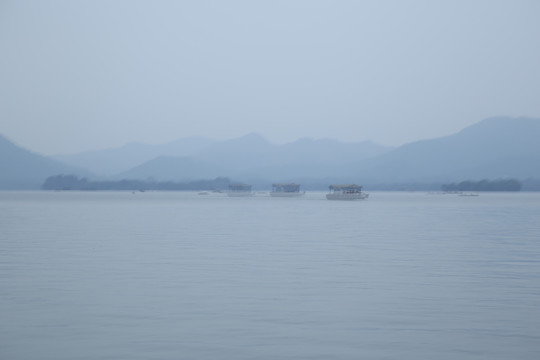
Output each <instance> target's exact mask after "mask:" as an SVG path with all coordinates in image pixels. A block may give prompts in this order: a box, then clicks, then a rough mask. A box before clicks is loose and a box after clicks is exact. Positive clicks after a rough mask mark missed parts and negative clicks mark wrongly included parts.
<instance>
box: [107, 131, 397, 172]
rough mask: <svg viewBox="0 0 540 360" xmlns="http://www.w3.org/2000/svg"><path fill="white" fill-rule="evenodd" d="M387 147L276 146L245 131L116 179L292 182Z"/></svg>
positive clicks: (329, 143) (336, 168) (335, 169)
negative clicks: (188, 155)
mask: <svg viewBox="0 0 540 360" xmlns="http://www.w3.org/2000/svg"><path fill="white" fill-rule="evenodd" d="M390 149H391V148H387V147H383V146H379V145H375V144H373V143H370V142H362V143H340V142H338V141H335V140H330V139H322V140H312V139H301V140H298V141H296V142H293V143H289V144H285V145H275V144H271V143H269V142H268V141H267V140H266V139H265V138H264V137H262V136H260V135H258V134H248V135H245V136H242V137H240V138H237V139H232V140H227V141H220V142H215V143H213V144H211V145H210V146H208V147H206V148H204V149H203V150H201V151H200V152H197V153H195V154H193V155H192V156H190V157H183V158H178V157H170V156H168V157H160V158H158V159H154V160H151V161H148V162H146V163H144V164H141V165H139V166H137V167H136V168H134V169H132V170H129V171H126V172H123V173H121V174H120V175H118V176H115V177H128V178H149V177H153V178H156V179H159V180H181V179H186V178H187V179H198V178H201V177H216V176H228V177H232V178H243V179H270V180H271V181H293V180H294V179H295V178H300V177H301V178H321V177H327V176H328V174H335V173H336V172H340V171H342V167H343V165H344V164H346V163H348V162H351V161H353V160H360V159H365V158H368V157H370V156H374V155H377V154H382V153H385V152H387V151H389V150H390Z"/></svg>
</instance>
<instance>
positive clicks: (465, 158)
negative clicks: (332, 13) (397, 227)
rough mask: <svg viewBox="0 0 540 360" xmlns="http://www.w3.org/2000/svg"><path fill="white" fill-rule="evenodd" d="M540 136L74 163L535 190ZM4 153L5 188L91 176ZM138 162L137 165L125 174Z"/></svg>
mask: <svg viewBox="0 0 540 360" xmlns="http://www.w3.org/2000/svg"><path fill="white" fill-rule="evenodd" d="M539 138H540V119H533V118H510V117H496V118H489V119H486V120H483V121H480V122H479V123H477V124H475V125H472V126H470V127H467V128H465V129H463V130H462V131H460V132H458V133H456V134H453V135H450V136H446V137H441V138H437V139H430V140H422V141H417V142H414V143H410V144H406V145H403V146H400V147H398V148H395V149H392V148H388V147H383V146H379V145H376V144H373V143H370V142H359V143H341V142H338V141H335V140H330V139H319V140H314V139H299V140H297V141H295V142H292V143H289V144H284V145H275V144H271V143H269V142H268V141H267V140H266V139H265V138H263V137H262V136H260V135H258V134H248V135H245V136H242V137H240V138H237V139H232V140H227V141H213V140H208V139H203V138H190V139H181V140H178V141H177V142H174V143H170V144H165V145H143V144H128V145H126V146H124V147H122V148H119V149H109V150H103V151H101V152H99V151H96V152H92V153H87V154H86V155H85V154H78V155H73V157H72V161H75V160H76V159H84V156H87V160H88V159H89V160H88V161H89V162H90V163H94V165H95V163H96V162H99V161H104V162H107V159H106V157H110V158H111V159H109V162H108V163H107V165H106V166H105V167H107V168H108V171H109V172H111V171H113V170H114V169H116V168H117V167H116V166H118V168H117V169H120V170H118V171H117V172H116V174H117V175H115V176H114V177H109V179H111V180H112V179H124V178H125V179H140V180H148V179H153V180H156V181H187V180H190V181H191V180H200V179H214V178H216V177H228V178H230V179H233V180H242V181H248V182H251V183H253V184H266V183H271V182H274V181H295V182H301V183H303V184H312V185H313V184H317V185H316V186H320V185H321V184H325V183H330V182H338V181H345V182H356V183H361V184H364V185H371V186H374V185H379V188H380V185H387V184H414V183H416V184H427V183H432V184H439V186H440V184H443V183H451V182H461V181H464V180H471V181H479V180H483V179H492V180H493V179H509V178H514V179H519V180H527V181H528V184H535V179H540V166H538V164H540V141H538V139H539ZM171 153H173V155H174V154H186V153H187V154H188V155H182V156H173V155H170V154H171ZM0 154H1V157H0V171H1V172H0V188H2V189H38V188H39V187H40V185H41V184H42V183H43V181H44V180H45V179H46V178H48V177H49V176H53V175H59V174H72V175H78V176H88V172H85V171H84V170H82V169H81V168H76V167H73V166H69V165H66V164H64V163H62V162H59V161H57V160H54V159H50V158H46V157H43V156H40V155H38V154H35V153H32V152H30V151H27V150H24V149H22V148H20V147H18V146H16V145H15V144H13V143H11V142H10V141H9V140H7V139H5V138H3V137H1V136H0ZM156 154H160V155H159V156H158V155H156ZM83 155H84V156H83ZM154 155H155V156H154ZM141 159H142V160H141ZM145 159H147V160H145ZM123 160H125V162H123ZM139 161H140V162H139ZM83 162H84V161H83ZM133 163H135V164H136V165H134V166H132V167H131V168H130V169H128V170H124V171H122V168H125V166H126V165H127V164H133ZM105 167H104V168H105ZM93 168H94V169H95V168H96V167H95V166H94V167H93ZM313 186H315V185H313ZM388 188H392V187H388ZM393 188H396V187H393ZM525 188H527V187H526V186H524V189H525Z"/></svg>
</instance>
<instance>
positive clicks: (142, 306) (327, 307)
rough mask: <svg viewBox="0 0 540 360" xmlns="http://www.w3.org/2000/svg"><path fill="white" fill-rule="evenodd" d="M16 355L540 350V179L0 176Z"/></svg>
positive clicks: (478, 355) (3, 349)
mask: <svg viewBox="0 0 540 360" xmlns="http://www.w3.org/2000/svg"><path fill="white" fill-rule="evenodd" d="M0 319H1V321H0V358H1V359H32V360H33V359H54V360H62V359H70V360H72V359H89V360H90V359H92V360H95V359H141V360H142V359H145V360H146V359H422V358H424V359H428V358H429V359H535V360H536V359H540V194H538V193H515V194H509V193H500V194H495V193H487V194H484V193H482V194H481V195H480V196H478V197H458V196H455V195H430V194H426V193H420V192H419V193H384V192H374V193H372V194H371V197H370V199H369V200H367V201H361V202H339V201H327V200H325V199H324V194H323V193H308V194H307V195H306V196H305V197H304V198H301V199H283V198H279V199H277V198H270V197H269V196H268V195H267V194H266V195H265V194H257V196H255V197H253V198H244V199H242V198H228V197H226V196H223V194H209V195H197V194H195V193H183V192H146V193H135V194H132V193H130V192H88V193H85V192H0Z"/></svg>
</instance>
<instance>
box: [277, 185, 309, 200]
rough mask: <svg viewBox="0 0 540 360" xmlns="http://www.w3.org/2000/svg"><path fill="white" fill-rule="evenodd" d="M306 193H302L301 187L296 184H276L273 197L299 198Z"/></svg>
mask: <svg viewBox="0 0 540 360" xmlns="http://www.w3.org/2000/svg"><path fill="white" fill-rule="evenodd" d="M305 193H306V192H305V191H304V192H300V185H299V184H295V183H274V184H272V192H271V193H270V196H272V197H297V196H302V195H304V194H305Z"/></svg>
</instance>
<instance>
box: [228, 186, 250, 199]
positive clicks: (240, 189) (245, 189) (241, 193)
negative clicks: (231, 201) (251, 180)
mask: <svg viewBox="0 0 540 360" xmlns="http://www.w3.org/2000/svg"><path fill="white" fill-rule="evenodd" d="M227 196H232V197H246V196H253V192H252V191H251V185H248V184H230V185H229V191H228V192H227Z"/></svg>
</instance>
